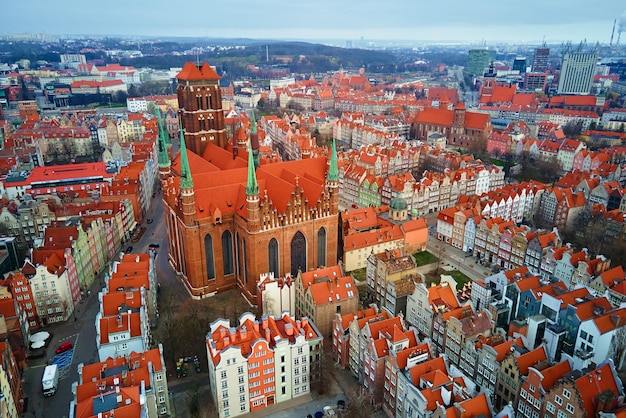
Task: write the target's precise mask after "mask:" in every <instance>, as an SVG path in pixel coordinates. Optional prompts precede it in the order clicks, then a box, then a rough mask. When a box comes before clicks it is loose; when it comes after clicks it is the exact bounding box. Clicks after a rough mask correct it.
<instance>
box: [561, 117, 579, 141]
mask: <svg viewBox="0 0 626 418" xmlns="http://www.w3.org/2000/svg"><path fill="white" fill-rule="evenodd" d="M582 131H583V121H582V119H577V120H571V121H569V122H567V123H566V124H565V125H564V126H563V133H564V134H565V136H566V137H568V138H575V137H577V136H579V135H580V134H581V133H582Z"/></svg>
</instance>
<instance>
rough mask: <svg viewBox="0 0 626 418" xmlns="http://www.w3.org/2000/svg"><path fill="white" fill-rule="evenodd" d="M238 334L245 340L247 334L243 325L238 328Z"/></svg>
mask: <svg viewBox="0 0 626 418" xmlns="http://www.w3.org/2000/svg"><path fill="white" fill-rule="evenodd" d="M239 336H240V337H241V339H242V340H245V339H246V337H247V336H248V329H247V328H246V326H245V325H244V326H243V327H241V329H240V330H239Z"/></svg>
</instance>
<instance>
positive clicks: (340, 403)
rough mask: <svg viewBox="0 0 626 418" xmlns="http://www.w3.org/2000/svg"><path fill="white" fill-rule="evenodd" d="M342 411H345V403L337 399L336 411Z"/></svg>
mask: <svg viewBox="0 0 626 418" xmlns="http://www.w3.org/2000/svg"><path fill="white" fill-rule="evenodd" d="M344 409H346V401H344V400H343V399H339V400H338V401H337V410H339V411H343V410H344Z"/></svg>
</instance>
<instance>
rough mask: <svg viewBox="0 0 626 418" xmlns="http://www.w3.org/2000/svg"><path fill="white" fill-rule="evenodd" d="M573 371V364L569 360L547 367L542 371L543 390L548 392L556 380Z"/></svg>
mask: <svg viewBox="0 0 626 418" xmlns="http://www.w3.org/2000/svg"><path fill="white" fill-rule="evenodd" d="M571 371H572V366H571V365H570V363H569V361H567V360H563V361H562V362H560V363H557V364H555V365H554V366H550V367H547V368H545V369H543V370H542V371H541V374H542V375H543V380H542V381H541V386H542V387H543V390H545V391H546V392H547V391H549V390H550V389H551V388H552V387H553V386H554V385H555V384H556V382H557V381H558V380H559V379H560V378H562V377H563V376H564V375H565V374H567V373H569V372H571Z"/></svg>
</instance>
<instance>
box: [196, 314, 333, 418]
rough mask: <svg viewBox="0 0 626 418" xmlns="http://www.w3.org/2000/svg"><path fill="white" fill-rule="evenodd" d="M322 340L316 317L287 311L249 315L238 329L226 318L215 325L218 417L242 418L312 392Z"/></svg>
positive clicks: (213, 380) (212, 364)
mask: <svg viewBox="0 0 626 418" xmlns="http://www.w3.org/2000/svg"><path fill="white" fill-rule="evenodd" d="M322 340H323V338H322V335H321V334H320V333H319V331H317V328H316V327H315V325H314V324H313V322H312V321H309V320H308V319H307V318H303V319H301V320H296V319H295V318H294V317H291V316H289V314H288V313H286V312H285V313H283V315H282V316H281V317H280V318H274V317H271V316H265V315H264V316H263V317H262V318H260V319H256V318H255V317H254V315H252V314H250V313H245V314H243V315H242V316H241V317H240V318H239V324H238V326H237V327H236V328H234V327H231V326H230V323H229V322H228V321H227V320H224V319H217V320H216V321H214V322H213V323H211V326H210V331H209V333H208V334H207V337H206V344H207V356H208V363H209V364H208V365H209V387H210V389H211V396H212V397H213V401H214V402H215V405H216V406H217V410H218V416H219V417H220V418H222V417H229V416H239V415H243V414H246V413H249V412H252V411H256V410H259V409H262V408H265V407H266V406H269V405H273V404H278V403H282V402H285V401H288V400H290V399H293V398H296V397H298V396H302V395H306V394H308V393H309V392H310V383H311V380H312V375H311V372H312V370H319V362H320V361H321V358H320V354H321V349H322V347H321V346H322Z"/></svg>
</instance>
